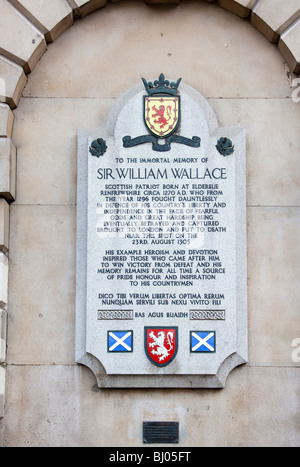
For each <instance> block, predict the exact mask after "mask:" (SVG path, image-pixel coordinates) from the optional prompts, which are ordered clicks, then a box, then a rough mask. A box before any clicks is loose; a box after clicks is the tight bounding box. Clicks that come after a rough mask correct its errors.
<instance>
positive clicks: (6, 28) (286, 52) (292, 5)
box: [0, 0, 300, 417]
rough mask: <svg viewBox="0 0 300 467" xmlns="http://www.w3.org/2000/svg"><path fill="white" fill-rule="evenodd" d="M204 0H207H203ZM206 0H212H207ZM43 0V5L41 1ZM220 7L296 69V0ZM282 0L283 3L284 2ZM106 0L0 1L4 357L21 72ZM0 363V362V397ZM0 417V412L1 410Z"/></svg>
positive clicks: (225, 0) (299, 27)
mask: <svg viewBox="0 0 300 467" xmlns="http://www.w3.org/2000/svg"><path fill="white" fill-rule="evenodd" d="M206 1H209V0H206ZM209 2H210V3H213V2H211V1H209ZM47 3H48V4H47ZM147 3H148V4H174V3H176V2H175V1H174V0H173V1H171V2H168V1H163V0H162V1H159V0H158V1H155V0H154V1H152V0H150V1H148V2H147ZM217 3H218V4H219V5H220V6H221V7H222V8H226V9H227V10H229V11H231V12H233V13H235V14H236V15H237V16H240V17H241V18H248V19H249V20H250V21H251V23H252V24H253V26H254V27H255V28H256V29H258V30H259V31H260V32H262V33H263V34H264V35H265V36H266V37H267V39H268V40H269V41H270V42H272V43H274V44H276V45H277V46H278V48H279V51H280V53H281V54H282V56H283V57H284V59H285V60H286V62H287V63H288V65H289V68H290V71H291V72H293V73H296V74H297V73H299V72H300V63H299V60H300V54H299V43H300V41H299V38H300V20H299V17H300V11H299V5H298V4H297V2H292V1H291V2H286V1H285V2H282V1H274V0H271V1H267V0H261V1H258V2H255V1H254V0H252V1H247V0H239V1H235V0H219V1H218V2H217ZM287 4H288V5H287ZM106 5H107V2H106V0H90V1H84V0H76V1H75V0H69V2H66V1H64V0H51V8H49V2H47V0H44V2H43V7H42V9H36V7H35V6H34V2H30V1H25V0H11V1H8V0H1V1H0V12H1V19H0V26H1V27H0V53H1V55H0V101H1V104H0V117H1V118H0V163H1V166H0V167H1V180H0V198H1V199H0V249H1V253H0V260H1V262H0V267H1V276H0V277H1V284H0V290H1V296H0V306H1V309H0V318H1V321H0V323H1V338H2V345H1V354H0V362H5V332H4V329H5V321H6V313H7V308H6V307H7V301H8V300H7V275H8V251H9V244H8V238H9V203H11V202H13V201H14V199H15V188H16V187H15V165H16V148H15V146H14V143H13V141H12V139H11V136H12V129H13V113H12V110H13V109H14V108H16V107H17V106H18V104H19V100H20V97H21V93H22V90H23V88H24V86H25V84H26V81H27V76H28V75H29V74H30V73H31V72H32V70H33V69H34V68H35V65H36V63H37V62H38V60H39V59H40V58H41V56H42V55H43V54H44V53H45V52H46V51H47V44H50V43H51V42H53V41H55V40H56V39H57V38H58V37H59V35H60V34H62V33H63V32H64V31H65V30H67V29H68V28H69V27H70V26H72V25H73V24H74V21H75V20H77V19H80V18H82V17H84V16H86V15H87V14H89V13H91V12H93V11H95V10H97V9H99V8H103V7H105V6H106ZM274 47H275V45H274ZM4 377H5V373H4V367H0V402H1V395H2V399H3V400H4ZM2 406H3V404H2V403H1V406H0V417H1V415H2V413H3V410H2V412H1V407H2Z"/></svg>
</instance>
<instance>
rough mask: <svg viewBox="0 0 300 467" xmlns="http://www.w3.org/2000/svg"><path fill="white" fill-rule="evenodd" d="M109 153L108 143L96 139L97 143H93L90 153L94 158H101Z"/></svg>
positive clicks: (101, 139)
mask: <svg viewBox="0 0 300 467" xmlns="http://www.w3.org/2000/svg"><path fill="white" fill-rule="evenodd" d="M106 151H107V145H106V141H104V139H103V138H98V139H95V141H93V142H92V144H91V146H90V148H89V152H90V153H91V154H92V156H95V157H101V156H103V154H105V153H106Z"/></svg>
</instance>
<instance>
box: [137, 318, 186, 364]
mask: <svg viewBox="0 0 300 467" xmlns="http://www.w3.org/2000/svg"><path fill="white" fill-rule="evenodd" d="M145 351H146V355H147V357H148V359H149V360H150V362H151V363H153V364H154V365H156V366H159V367H164V366H167V365H169V363H171V362H172V361H173V360H174V358H175V357H176V355H177V351H178V327H177V326H176V327H173V328H172V327H170V328H168V327H161V328H155V327H145Z"/></svg>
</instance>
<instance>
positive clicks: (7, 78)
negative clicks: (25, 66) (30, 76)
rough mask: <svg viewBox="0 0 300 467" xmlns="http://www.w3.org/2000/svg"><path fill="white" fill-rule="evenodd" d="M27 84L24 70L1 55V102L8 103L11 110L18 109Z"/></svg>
mask: <svg viewBox="0 0 300 467" xmlns="http://www.w3.org/2000/svg"><path fill="white" fill-rule="evenodd" d="M25 84H26V75H25V73H24V71H23V70H22V68H21V67H20V66H19V65H17V64H15V63H13V62H11V61H10V60H8V59H6V58H5V57H3V56H2V55H0V102H6V103H7V104H8V105H9V106H10V108H11V109H14V108H16V107H17V105H18V103H19V100H20V97H21V93H22V91H23V88H24V86H25Z"/></svg>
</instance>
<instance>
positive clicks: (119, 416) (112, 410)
mask: <svg viewBox="0 0 300 467" xmlns="http://www.w3.org/2000/svg"><path fill="white" fill-rule="evenodd" d="M6 378H7V394H6V401H7V402H6V416H5V420H6V430H5V431H6V442H5V445H6V447H10V446H11V447H17V446H20V447H25V446H26V447H28V446H31V447H35V446H36V447H39V446H44V447H47V446H49V447H68V446H70V447H78V446H81V447H85V446H86V447H95V446H113V447H118V446H122V447H125V446H128V447H131V448H132V447H142V446H143V440H142V423H143V421H144V420H153V421H154V420H168V421H170V420H179V423H180V446H182V447H185V446H186V447H190V446H197V447H199V445H201V447H214V446H215V447H217V446H228V447H229V446H236V447H238V446H240V447H241V446H245V447H247V446H248V447H250V446H253V447H259V446H261V447H266V446H270V447H271V446H273V447H276V446H277V447H278V446H282V447H283V446H286V447H292V446H295V447H297V446H299V441H300V433H299V422H300V420H299V410H298V407H299V395H298V394H299V386H300V385H299V380H300V369H299V368H297V367H296V366H295V367H294V368H293V367H290V368H283V367H276V366H274V367H269V368H266V367H259V366H258V367H251V366H249V367H244V368H241V369H239V370H238V371H236V372H233V373H232V376H231V377H230V378H229V380H228V385H227V389H226V392H224V391H211V390H202V391H199V390H195V391H189V392H188V393H187V391H186V390H176V391H161V390H152V391H143V390H134V391H125V390H113V391H107V390H97V388H95V380H94V377H93V375H92V373H91V372H90V371H89V370H87V369H85V368H79V367H76V366H74V365H49V366H45V365H11V366H8V368H7V376H6ZM58 397H59V403H58ZM258 401H260V402H259V403H258ZM264 401H267V402H266V403H264ZM274 407H276V410H274ZM20 414H23V415H24V414H26V416H20ZM224 426H226V429H224Z"/></svg>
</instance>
